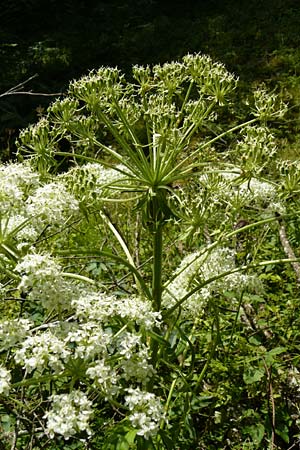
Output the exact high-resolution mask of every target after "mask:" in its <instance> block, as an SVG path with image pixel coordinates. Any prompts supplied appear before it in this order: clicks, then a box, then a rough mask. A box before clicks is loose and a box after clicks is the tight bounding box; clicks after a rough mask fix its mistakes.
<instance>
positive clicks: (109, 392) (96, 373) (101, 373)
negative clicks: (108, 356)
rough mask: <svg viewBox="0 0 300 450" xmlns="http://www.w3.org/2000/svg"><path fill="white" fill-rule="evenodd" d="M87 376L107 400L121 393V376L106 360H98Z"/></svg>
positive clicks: (88, 370) (89, 369) (87, 372)
mask: <svg viewBox="0 0 300 450" xmlns="http://www.w3.org/2000/svg"><path fill="white" fill-rule="evenodd" d="M86 374H87V375H88V376H89V377H90V378H91V379H92V380H93V386H94V387H95V388H97V389H100V390H101V391H102V393H103V394H104V396H105V398H106V399H107V398H110V397H112V396H115V395H117V394H118V393H119V391H120V386H118V382H119V375H118V374H117V372H116V370H115V369H113V368H112V367H111V366H110V365H109V364H108V363H106V362H105V360H97V362H96V363H95V364H93V365H92V366H90V367H89V368H88V369H87V371H86Z"/></svg>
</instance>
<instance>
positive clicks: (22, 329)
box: [0, 319, 33, 352]
mask: <svg viewBox="0 0 300 450" xmlns="http://www.w3.org/2000/svg"><path fill="white" fill-rule="evenodd" d="M32 325H33V322H31V321H30V320H28V319H11V320H2V321H1V322H0V352H3V351H6V350H8V349H9V348H11V347H13V346H14V345H16V344H17V343H18V342H21V341H23V340H24V339H25V338H26V337H27V335H28V333H29V330H30V328H31V327H32Z"/></svg>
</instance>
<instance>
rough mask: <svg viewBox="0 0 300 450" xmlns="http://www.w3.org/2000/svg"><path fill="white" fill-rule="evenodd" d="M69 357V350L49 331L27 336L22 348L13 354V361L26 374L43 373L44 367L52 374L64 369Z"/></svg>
mask: <svg viewBox="0 0 300 450" xmlns="http://www.w3.org/2000/svg"><path fill="white" fill-rule="evenodd" d="M70 356H71V350H70V349H68V348H66V346H65V343H64V342H63V341H62V340H61V339H59V338H58V337H57V336H55V334H53V333H52V332H51V331H45V332H43V333H38V334H36V335H34V336H28V337H27V339H26V340H25V341H24V342H23V343H22V347H21V348H20V349H18V350H17V351H16V353H15V361H16V362H17V363H18V364H22V366H23V368H24V369H26V371H27V372H28V373H31V372H32V371H33V370H36V369H37V370H39V371H43V370H44V369H45V368H46V367H49V368H50V369H52V370H53V372H54V373H60V372H62V371H63V369H64V363H65V362H66V361H67V360H68V359H69V357H70Z"/></svg>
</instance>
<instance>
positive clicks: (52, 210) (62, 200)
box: [26, 182, 79, 227]
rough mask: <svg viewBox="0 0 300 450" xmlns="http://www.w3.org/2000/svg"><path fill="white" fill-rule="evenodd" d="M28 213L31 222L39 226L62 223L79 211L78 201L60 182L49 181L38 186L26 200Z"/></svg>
mask: <svg viewBox="0 0 300 450" xmlns="http://www.w3.org/2000/svg"><path fill="white" fill-rule="evenodd" d="M26 207H27V211H28V214H29V215H30V217H32V219H33V223H34V224H35V225H36V226H38V227H41V226H42V225H43V224H44V225H48V224H49V225H52V226H56V225H59V224H62V223H63V222H64V221H66V219H67V218H68V217H69V216H71V215H76V214H77V213H78V211H79V204H78V201H77V200H76V199H75V198H74V197H73V195H71V194H70V193H69V192H68V191H67V189H66V187H65V186H64V185H63V184H62V183H58V182H55V183H49V184H45V185H44V186H41V187H39V188H38V189H37V190H36V191H35V193H34V195H32V196H31V197H29V198H28V200H27V202H26Z"/></svg>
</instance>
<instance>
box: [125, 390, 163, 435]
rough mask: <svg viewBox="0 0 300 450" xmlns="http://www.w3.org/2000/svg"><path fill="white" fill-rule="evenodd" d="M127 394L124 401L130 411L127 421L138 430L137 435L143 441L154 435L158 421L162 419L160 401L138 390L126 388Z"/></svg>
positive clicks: (157, 428) (152, 395)
mask: <svg viewBox="0 0 300 450" xmlns="http://www.w3.org/2000/svg"><path fill="white" fill-rule="evenodd" d="M127 392H128V395H127V396H126V397H125V401H126V404H127V406H128V408H129V410H130V415H129V420H130V422H131V423H132V426H133V427H134V428H135V429H137V430H138V431H137V434H138V435H139V436H143V437H144V438H145V439H148V438H149V437H151V436H154V435H156V434H157V432H158V430H159V424H160V421H161V420H162V419H163V418H164V412H163V406H162V404H161V402H160V399H159V398H158V397H156V396H155V395H154V394H152V393H150V392H143V391H141V390H140V389H139V388H135V389H133V388H128V389H127Z"/></svg>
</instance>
